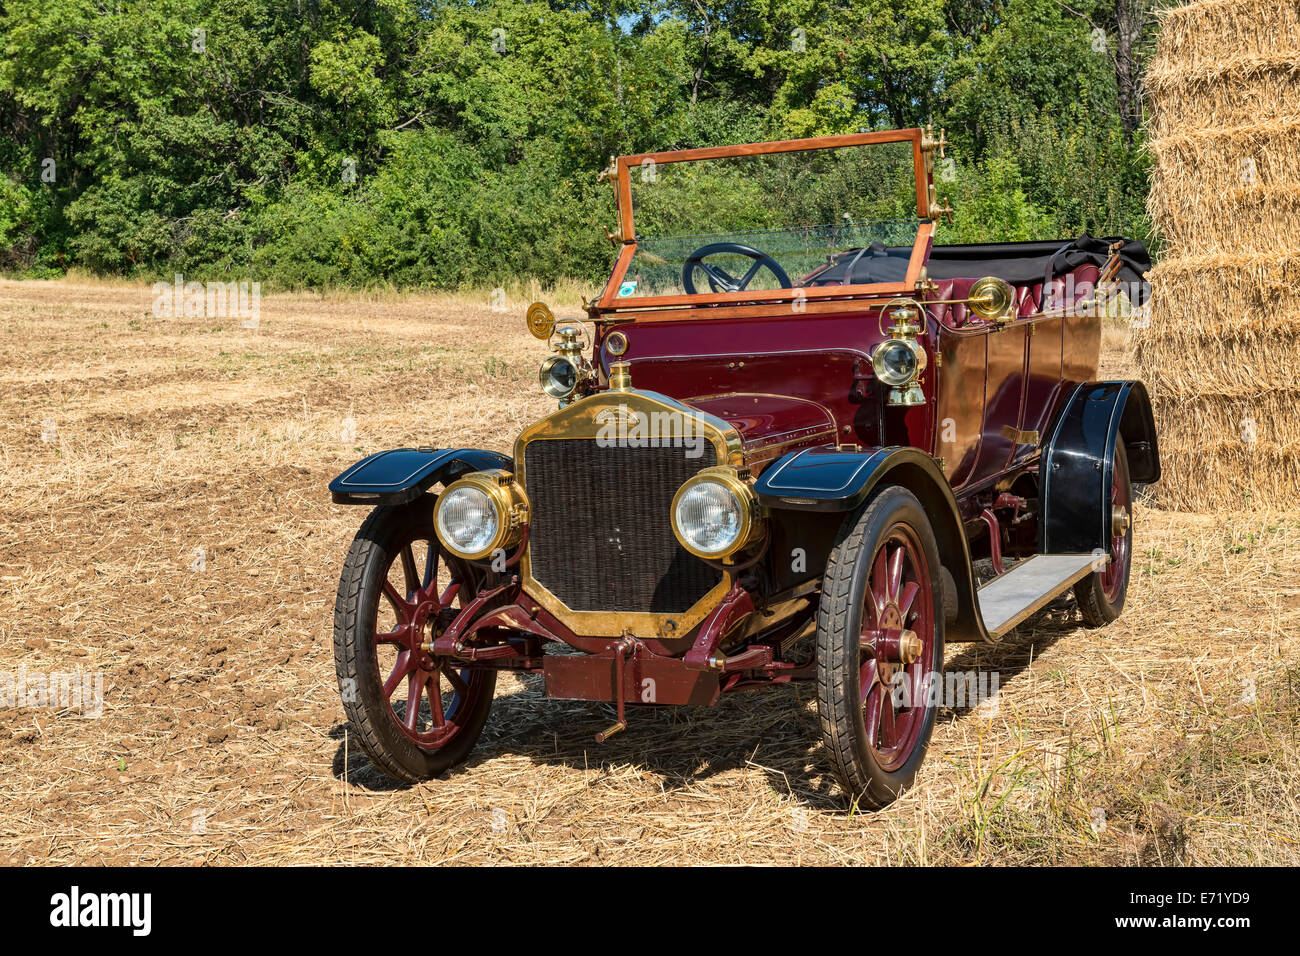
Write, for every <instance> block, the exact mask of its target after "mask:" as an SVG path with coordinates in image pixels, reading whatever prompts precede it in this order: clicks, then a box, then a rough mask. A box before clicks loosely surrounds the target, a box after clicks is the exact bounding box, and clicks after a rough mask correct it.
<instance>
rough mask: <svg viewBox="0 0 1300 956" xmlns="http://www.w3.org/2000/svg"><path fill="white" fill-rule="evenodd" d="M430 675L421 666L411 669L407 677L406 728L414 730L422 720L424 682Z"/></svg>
mask: <svg viewBox="0 0 1300 956" xmlns="http://www.w3.org/2000/svg"><path fill="white" fill-rule="evenodd" d="M428 679H429V675H428V674H427V673H425V672H424V671H422V670H420V669H419V668H415V669H413V670H412V671H411V675H410V676H409V677H408V678H407V679H406V729H407V730H410V731H412V732H414V731H415V729H416V727H418V726H419V722H420V698H422V697H423V696H424V684H425V682H426V681H427V680H428Z"/></svg>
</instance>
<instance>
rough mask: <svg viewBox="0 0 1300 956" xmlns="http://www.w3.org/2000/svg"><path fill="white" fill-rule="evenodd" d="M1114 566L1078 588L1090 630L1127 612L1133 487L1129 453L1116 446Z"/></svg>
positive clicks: (1076, 594) (1112, 491)
mask: <svg viewBox="0 0 1300 956" xmlns="http://www.w3.org/2000/svg"><path fill="white" fill-rule="evenodd" d="M1109 507H1110V530H1111V537H1110V562H1109V563H1108V564H1106V565H1105V566H1104V567H1102V568H1101V569H1100V570H1098V571H1094V572H1093V573H1092V574H1090V575H1088V576H1087V577H1086V578H1084V579H1083V580H1082V581H1080V582H1079V583H1078V584H1076V585H1075V586H1074V597H1075V600H1076V601H1077V602H1078V604H1079V613H1080V614H1081V615H1082V617H1083V622H1084V623H1085V624H1086V625H1088V626H1089V627H1100V626H1101V625H1103V624H1109V623H1110V622H1111V621H1113V620H1115V618H1117V617H1119V615H1120V612H1121V611H1122V610H1124V597H1125V596H1126V595H1127V594H1128V577H1129V570H1130V569H1131V568H1132V566H1133V485H1132V482H1131V481H1130V479H1129V471H1128V452H1127V451H1125V449H1124V442H1123V441H1118V440H1117V441H1116V442H1115V466H1114V468H1113V469H1112V471H1111V482H1110V504H1109Z"/></svg>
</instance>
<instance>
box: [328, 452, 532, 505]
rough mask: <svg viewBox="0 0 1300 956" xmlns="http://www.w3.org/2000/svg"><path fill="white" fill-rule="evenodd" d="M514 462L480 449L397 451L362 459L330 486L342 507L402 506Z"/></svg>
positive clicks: (332, 494)
mask: <svg viewBox="0 0 1300 956" xmlns="http://www.w3.org/2000/svg"><path fill="white" fill-rule="evenodd" d="M509 467H510V459H509V458H507V457H506V456H505V455H502V454H499V453H497V452H495V451H483V450H481V449H478V448H394V449H392V450H391V451H381V452H377V453H375V454H373V455H370V456H369V457H367V458H362V459H361V460H360V461H359V462H357V463H356V464H355V465H353V466H352V467H350V468H349V469H348V470H347V471H345V472H343V473H342V474H341V475H339V476H338V477H337V478H335V479H334V480H333V481H331V482H330V495H331V496H332V497H333V499H334V503H335V504H338V505H402V504H406V502H408V501H414V500H415V499H416V498H418V497H420V495H422V494H424V492H425V491H426V490H428V488H429V487H430V486H432V485H434V484H437V483H439V482H441V483H442V484H444V485H445V484H449V483H450V482H453V481H455V480H456V479H457V478H459V477H460V476H461V475H466V474H469V473H470V472H471V471H484V470H486V469H489V468H509Z"/></svg>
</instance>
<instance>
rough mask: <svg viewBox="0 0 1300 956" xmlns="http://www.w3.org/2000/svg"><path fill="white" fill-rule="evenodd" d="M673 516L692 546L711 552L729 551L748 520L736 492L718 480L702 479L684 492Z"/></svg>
mask: <svg viewBox="0 0 1300 956" xmlns="http://www.w3.org/2000/svg"><path fill="white" fill-rule="evenodd" d="M673 518H674V520H675V521H676V523H677V530H678V531H679V532H680V533H681V535H682V537H683V538H685V539H686V541H687V543H688V544H689V546H690V547H691V548H692V549H693V550H695V551H697V552H701V553H703V554H710V555H712V554H717V555H722V554H726V553H727V551H728V550H729V549H730V548H731V546H732V545H734V544H735V543H736V539H737V538H739V537H740V532H741V529H742V525H743V524H744V513H743V511H742V509H741V504H740V502H739V501H738V500H737V499H736V496H735V495H734V494H732V493H731V491H730V490H729V489H727V488H726V487H725V486H723V485H721V484H719V483H718V482H715V481H701V482H698V483H696V484H694V485H692V486H691V487H689V488H687V489H686V490H685V491H684V492H682V495H681V497H680V498H678V499H677V507H676V508H675V509H674V513H673Z"/></svg>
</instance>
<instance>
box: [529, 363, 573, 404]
mask: <svg viewBox="0 0 1300 956" xmlns="http://www.w3.org/2000/svg"><path fill="white" fill-rule="evenodd" d="M537 378H538V381H540V382H541V385H542V391H544V392H545V393H546V394H547V395H549V396H551V398H557V399H559V400H561V401H563V400H564V399H566V398H568V397H569V396H570V395H572V394H573V393H574V391H576V390H577V388H578V368H577V366H575V365H574V364H573V363H572V362H570V361H569V360H568V359H567V358H565V357H564V356H563V355H552V356H551V357H550V358H548V359H547V360H546V361H545V362H543V363H542V367H541V370H540V371H539V372H538V373H537Z"/></svg>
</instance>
